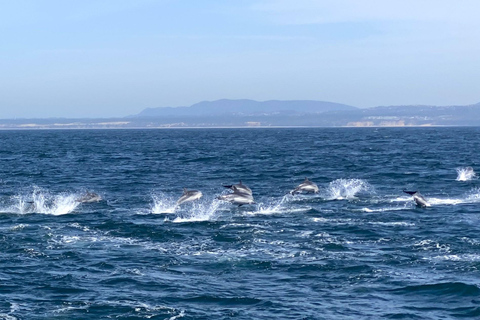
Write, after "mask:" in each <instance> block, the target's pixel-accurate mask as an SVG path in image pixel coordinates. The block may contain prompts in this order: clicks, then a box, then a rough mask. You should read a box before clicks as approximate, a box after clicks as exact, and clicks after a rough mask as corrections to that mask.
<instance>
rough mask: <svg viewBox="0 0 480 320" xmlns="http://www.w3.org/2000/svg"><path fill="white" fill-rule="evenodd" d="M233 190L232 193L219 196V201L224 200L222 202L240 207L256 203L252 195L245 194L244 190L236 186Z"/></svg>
mask: <svg viewBox="0 0 480 320" xmlns="http://www.w3.org/2000/svg"><path fill="white" fill-rule="evenodd" d="M231 189H232V190H233V192H232V193H229V194H224V195H221V196H218V197H217V199H218V200H222V201H227V202H230V203H232V204H236V205H238V206H239V207H240V206H243V205H244V204H254V203H255V201H254V200H253V196H252V194H251V193H246V192H243V190H244V189H237V187H236V186H234V185H233V186H232V188H231Z"/></svg>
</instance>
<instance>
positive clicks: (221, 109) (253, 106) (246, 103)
mask: <svg viewBox="0 0 480 320" xmlns="http://www.w3.org/2000/svg"><path fill="white" fill-rule="evenodd" d="M357 109H358V108H356V107H352V106H349V105H346V104H341V103H334V102H325V101H312V100H290V101H281V100H269V101H255V100H246V99H244V100H229V99H222V100H216V101H203V102H199V103H196V104H194V105H192V106H190V107H175V108H171V107H165V108H147V109H145V110H143V111H142V112H140V113H139V114H137V115H133V116H130V117H133V118H143V117H178V116H202V117H203V116H226V115H237V116H252V115H273V114H283V115H289V114H310V113H312V114H315V113H323V112H328V111H352V110H357Z"/></svg>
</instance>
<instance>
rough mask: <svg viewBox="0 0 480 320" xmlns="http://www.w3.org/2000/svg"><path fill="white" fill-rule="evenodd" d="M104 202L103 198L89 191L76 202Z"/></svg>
mask: <svg viewBox="0 0 480 320" xmlns="http://www.w3.org/2000/svg"><path fill="white" fill-rule="evenodd" d="M101 200H102V197H101V196H100V195H99V194H97V193H95V192H90V191H87V192H85V193H84V194H83V195H82V196H80V197H78V198H77V199H76V200H75V201H77V202H80V203H90V202H99V201H101Z"/></svg>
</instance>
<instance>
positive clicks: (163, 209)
mask: <svg viewBox="0 0 480 320" xmlns="http://www.w3.org/2000/svg"><path fill="white" fill-rule="evenodd" d="M152 198H153V206H152V208H151V213H155V214H159V213H175V209H176V201H175V200H173V199H171V198H169V197H166V196H165V195H164V194H154V195H152Z"/></svg>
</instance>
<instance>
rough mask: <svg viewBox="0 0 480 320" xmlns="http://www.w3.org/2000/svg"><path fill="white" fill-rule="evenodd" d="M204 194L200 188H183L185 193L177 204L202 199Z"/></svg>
mask: <svg viewBox="0 0 480 320" xmlns="http://www.w3.org/2000/svg"><path fill="white" fill-rule="evenodd" d="M202 196H203V194H202V192H201V191H198V190H187V188H183V194H182V196H181V197H180V198H179V199H178V201H177V206H179V205H181V204H182V203H184V202H188V201H194V200H197V199H200V198H201V197H202Z"/></svg>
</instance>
